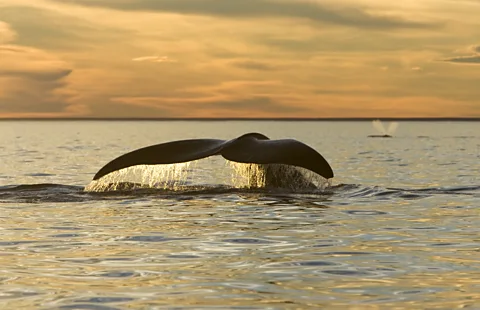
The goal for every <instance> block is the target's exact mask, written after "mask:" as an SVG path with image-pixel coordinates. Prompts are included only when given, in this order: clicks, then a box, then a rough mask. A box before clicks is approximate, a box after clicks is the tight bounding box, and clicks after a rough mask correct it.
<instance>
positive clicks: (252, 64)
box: [232, 60, 276, 71]
mask: <svg viewBox="0 0 480 310" xmlns="http://www.w3.org/2000/svg"><path fill="white" fill-rule="evenodd" d="M232 65H233V66H234V67H237V68H240V69H247V70H257V71H273V70H275V69H276V68H275V66H272V65H270V64H267V63H264V62H259V61H254V60H239V61H233V62H232Z"/></svg>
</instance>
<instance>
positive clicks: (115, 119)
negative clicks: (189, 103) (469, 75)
mask: <svg viewBox="0 0 480 310" xmlns="http://www.w3.org/2000/svg"><path fill="white" fill-rule="evenodd" d="M373 120H382V121H422V122H425V121H431V122H435V121H436V122H438V121H480V117H8V118H7V117H5V118H2V117H0V121H327V122H328V121H333V122H339V121H340V122H341V121H361V122H363V121H373Z"/></svg>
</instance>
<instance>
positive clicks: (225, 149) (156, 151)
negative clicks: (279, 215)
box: [93, 133, 333, 180]
mask: <svg viewBox="0 0 480 310" xmlns="http://www.w3.org/2000/svg"><path fill="white" fill-rule="evenodd" d="M214 155H221V156H223V157H224V158H225V159H227V160H230V161H234V162H238V163H251V164H259V165H264V164H265V165H266V164H284V165H290V166H296V167H302V168H305V169H308V170H310V171H313V172H315V173H317V174H319V175H321V176H322V177H324V178H326V179H330V178H333V170H332V168H331V167H330V165H329V164H328V162H327V161H326V160H325V158H323V156H322V155H320V153H318V152H317V151H315V150H314V149H313V148H311V147H310V146H308V145H306V144H304V143H302V142H300V141H297V140H294V139H280V140H270V139H269V138H268V137H266V136H264V135H262V134H260V133H248V134H245V135H243V136H240V137H238V138H235V139H232V140H219V139H190V140H180V141H172V142H167V143H161V144H156V145H152V146H148V147H144V148H141V149H138V150H134V151H132V152H129V153H126V154H123V155H121V156H120V157H117V158H116V159H114V160H112V161H111V162H109V163H108V164H106V165H105V166H104V167H103V168H101V169H100V170H99V171H98V172H97V173H96V174H95V176H94V177H93V180H98V179H100V178H101V177H103V176H105V175H107V174H109V173H111V172H114V171H117V170H120V169H123V168H128V167H132V166H136V165H160V164H176V163H183V162H189V161H193V160H197V159H201V158H206V157H209V156H214Z"/></svg>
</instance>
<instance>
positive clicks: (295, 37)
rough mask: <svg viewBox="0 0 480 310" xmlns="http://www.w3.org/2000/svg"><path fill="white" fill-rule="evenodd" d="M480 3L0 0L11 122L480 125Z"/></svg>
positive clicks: (4, 97)
mask: <svg viewBox="0 0 480 310" xmlns="http://www.w3.org/2000/svg"><path fill="white" fill-rule="evenodd" d="M478 16H480V0H402V1H384V0H0V118H12V117H14V118H18V117H20V118H24V117H25V118H37V117H38V118H45V117H47V118H51V117H68V118H70V117H82V118H85V117H101V118H105V117H107V118H110V117H111V118H118V117H148V118H153V117H158V118H169V117H175V118H178V117H180V118H188V117H195V118H196V117H208V118H212V117H213V118H216V117H219V118H221V117H231V118H235V117H261V118H265V117H289V118H295V117H312V118H330V117H373V118H381V117H480V18H478Z"/></svg>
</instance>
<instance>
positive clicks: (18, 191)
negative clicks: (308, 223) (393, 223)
mask: <svg viewBox="0 0 480 310" xmlns="http://www.w3.org/2000/svg"><path fill="white" fill-rule="evenodd" d="M259 194H260V195H264V196H274V197H276V198H285V199H290V200H292V199H293V200H297V201H300V202H301V201H309V200H317V201H321V200H326V199H329V198H332V197H336V198H338V199H342V198H343V199H345V200H350V201H351V200H352V199H353V200H355V199H366V198H367V199H373V200H378V201H381V200H392V199H405V200H409V199H423V198H426V197H431V196H433V195H469V196H474V197H480V186H479V185H471V186H446V187H427V188H415V189H409V188H389V187H381V186H363V185H359V184H339V185H334V186H328V187H326V188H323V189H317V190H308V191H293V190H288V189H280V188H279V189H271V188H269V189H267V188H237V187H232V186H227V185H221V184H213V185H195V186H193V185H192V186H188V185H186V186H183V187H180V188H176V189H175V190H172V189H164V188H152V187H148V186H144V185H142V184H138V183H129V182H124V183H118V184H115V185H113V184H112V187H111V190H107V191H104V192H89V191H86V190H85V188H84V187H83V186H74V185H63V184H53V183H40V184H20V185H6V186H1V187H0V203H2V202H22V203H48V202H52V203H55V202H85V201H100V200H125V199H132V198H139V197H150V198H155V197H158V198H164V199H174V200H185V199H189V198H211V197H221V196H224V197H226V196H229V195H259Z"/></svg>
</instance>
